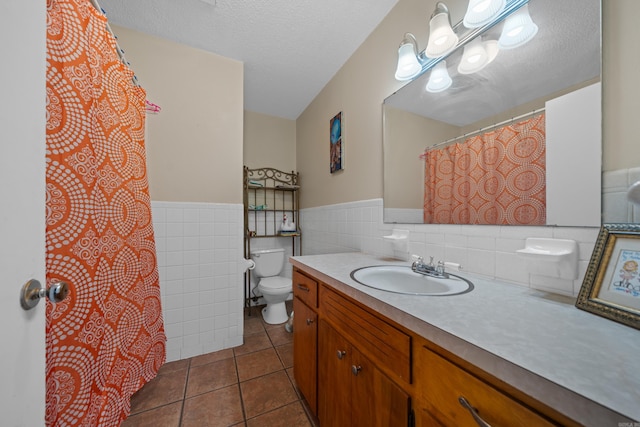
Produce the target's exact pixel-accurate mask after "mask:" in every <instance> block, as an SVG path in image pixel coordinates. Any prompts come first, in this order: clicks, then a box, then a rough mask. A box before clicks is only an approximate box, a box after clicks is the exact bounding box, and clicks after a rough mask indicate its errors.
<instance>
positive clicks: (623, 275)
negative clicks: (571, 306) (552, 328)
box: [576, 224, 640, 329]
mask: <svg viewBox="0 0 640 427" xmlns="http://www.w3.org/2000/svg"><path fill="white" fill-rule="evenodd" d="M639 266H640V225H639V224H604V225H603V226H602V227H601V229H600V233H599V234H598V240H597V241H596V245H595V248H594V249H593V254H592V255H591V260H590V261H589V267H588V268H587V272H586V274H585V277H584V281H583V282H582V288H581V289H580V294H579V295H578V299H577V301H576V307H578V308H579V309H582V310H586V311H589V312H591V313H594V314H597V315H599V316H602V317H606V318H609V319H611V320H615V321H616V322H620V323H623V324H625V325H628V326H631V327H633V328H636V329H640V274H639Z"/></svg>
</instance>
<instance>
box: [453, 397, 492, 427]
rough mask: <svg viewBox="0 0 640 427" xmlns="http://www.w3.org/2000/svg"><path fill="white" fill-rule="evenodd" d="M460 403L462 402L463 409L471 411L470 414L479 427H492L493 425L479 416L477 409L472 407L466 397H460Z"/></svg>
mask: <svg viewBox="0 0 640 427" xmlns="http://www.w3.org/2000/svg"><path fill="white" fill-rule="evenodd" d="M458 402H460V404H461V405H462V407H463V408H465V409H466V410H467V411H469V413H470V414H471V416H472V417H473V419H474V420H475V422H476V423H478V425H479V426H480V427H491V425H490V424H489V423H488V422H486V421H485V420H483V419H482V418H481V417H480V415H478V411H477V410H476V408H474V407H473V406H471V404H470V403H469V402H468V401H467V399H465V398H464V397H462V396H460V397H458Z"/></svg>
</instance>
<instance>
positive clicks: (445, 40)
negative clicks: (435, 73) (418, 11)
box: [425, 2, 458, 58]
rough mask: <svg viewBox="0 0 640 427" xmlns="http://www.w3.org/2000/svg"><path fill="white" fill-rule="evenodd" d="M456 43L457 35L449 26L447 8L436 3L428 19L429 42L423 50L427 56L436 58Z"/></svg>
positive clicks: (442, 4)
mask: <svg viewBox="0 0 640 427" xmlns="http://www.w3.org/2000/svg"><path fill="white" fill-rule="evenodd" d="M457 44H458V36H457V35H456V33H454V32H453V28H451V17H450V16H449V9H448V8H447V6H446V5H445V4H444V3H442V2H438V3H436V9H435V10H434V11H433V14H432V15H431V19H430V20H429V42H428V43H427V48H426V50H425V55H426V56H427V58H438V57H440V56H442V55H444V54H445V53H447V52H449V51H450V50H451V49H453V48H454V47H455V46H456V45H457Z"/></svg>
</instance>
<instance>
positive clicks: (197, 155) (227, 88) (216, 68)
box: [112, 26, 243, 203]
mask: <svg viewBox="0 0 640 427" xmlns="http://www.w3.org/2000/svg"><path fill="white" fill-rule="evenodd" d="M112 29H113V31H114V33H115V34H116V35H117V36H118V43H119V44H120V47H121V48H122V49H124V50H125V52H126V55H127V60H128V61H130V62H131V66H132V68H133V70H134V71H135V72H136V75H137V76H138V78H139V80H140V83H141V85H142V86H143V87H144V88H145V89H146V90H147V97H148V99H149V100H150V101H152V102H154V103H156V104H158V105H160V106H161V107H162V111H161V112H160V114H158V115H150V114H148V115H147V138H146V144H147V164H148V172H149V188H150V192H151V199H152V200H156V201H183V202H215V203H242V163H243V160H242V155H243V153H242V146H243V64H242V63H241V62H238V61H235V60H232V59H228V58H224V57H222V56H218V55H215V54H212V53H209V52H205V51H203V50H199V49H194V48H191V47H188V46H185V45H181V44H178V43H174V42H171V41H167V40H164V39H160V38H157V37H154V36H150V35H147V34H143V33H139V32H136V31H133V30H129V29H126V28H123V27H118V26H112Z"/></svg>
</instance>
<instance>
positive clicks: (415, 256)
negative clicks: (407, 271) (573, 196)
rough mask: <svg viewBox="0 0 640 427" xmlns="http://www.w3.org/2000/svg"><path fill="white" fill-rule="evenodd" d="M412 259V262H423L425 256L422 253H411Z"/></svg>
mask: <svg viewBox="0 0 640 427" xmlns="http://www.w3.org/2000/svg"><path fill="white" fill-rule="evenodd" d="M411 261H412V262H422V261H424V258H422V257H421V256H420V255H411Z"/></svg>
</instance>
